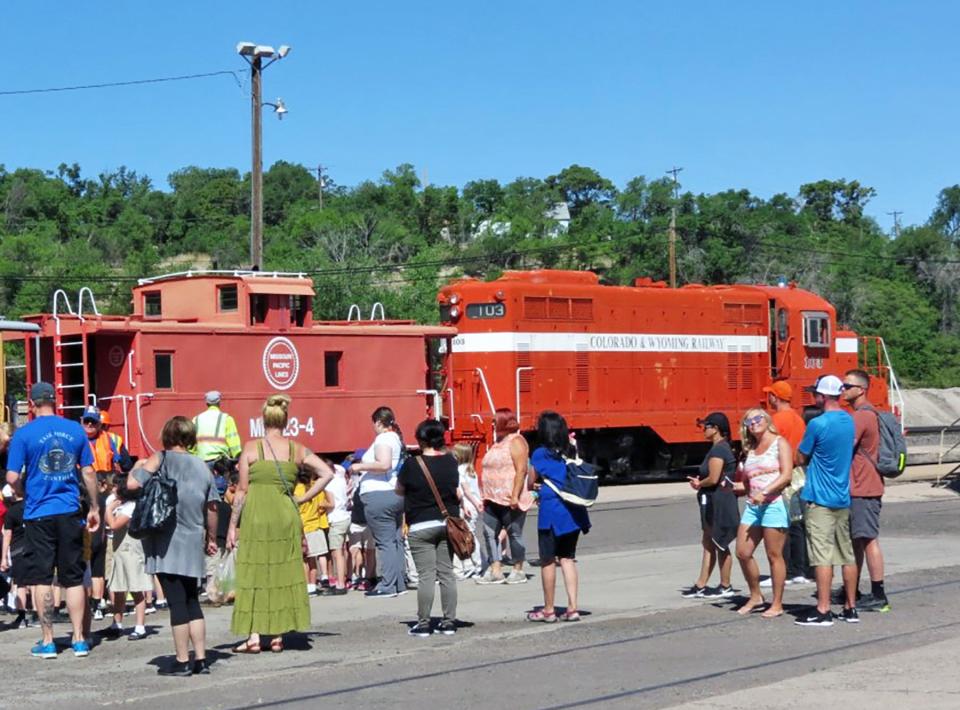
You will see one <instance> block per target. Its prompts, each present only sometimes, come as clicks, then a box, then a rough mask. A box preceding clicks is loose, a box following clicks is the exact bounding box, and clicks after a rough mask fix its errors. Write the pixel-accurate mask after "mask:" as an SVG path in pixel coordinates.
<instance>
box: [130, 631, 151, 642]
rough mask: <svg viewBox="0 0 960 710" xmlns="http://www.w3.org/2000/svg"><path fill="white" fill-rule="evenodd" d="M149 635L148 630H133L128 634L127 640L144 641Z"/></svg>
mask: <svg viewBox="0 0 960 710" xmlns="http://www.w3.org/2000/svg"><path fill="white" fill-rule="evenodd" d="M146 637H147V632H146V631H136V630H134V631H131V632H130V634H129V635H128V636H127V641H142V640H143V639H145V638H146Z"/></svg>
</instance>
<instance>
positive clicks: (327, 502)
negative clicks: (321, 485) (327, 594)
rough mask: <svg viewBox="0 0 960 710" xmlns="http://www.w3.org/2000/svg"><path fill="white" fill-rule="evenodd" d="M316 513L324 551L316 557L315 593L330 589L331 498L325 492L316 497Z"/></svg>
mask: <svg viewBox="0 0 960 710" xmlns="http://www.w3.org/2000/svg"><path fill="white" fill-rule="evenodd" d="M316 500H317V511H318V512H319V513H320V532H321V533H323V546H324V548H325V551H324V552H323V553H321V554H319V555H317V576H318V579H319V583H318V584H317V593H318V594H319V593H320V591H321V590H323V589H329V588H330V575H331V570H330V540H329V537H330V519H329V517H328V516H329V514H330V511H331V510H333V498H331V497H330V496H329V495H327V491H326V490H322V491H320V493H319V494H318V495H317V499H316Z"/></svg>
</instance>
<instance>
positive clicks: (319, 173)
mask: <svg viewBox="0 0 960 710" xmlns="http://www.w3.org/2000/svg"><path fill="white" fill-rule="evenodd" d="M323 171H324V167H323V166H322V165H318V166H317V199H318V200H319V201H320V209H323V188H324V182H323Z"/></svg>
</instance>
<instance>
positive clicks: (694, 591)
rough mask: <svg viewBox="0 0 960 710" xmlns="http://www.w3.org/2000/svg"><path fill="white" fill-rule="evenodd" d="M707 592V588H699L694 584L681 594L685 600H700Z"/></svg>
mask: <svg viewBox="0 0 960 710" xmlns="http://www.w3.org/2000/svg"><path fill="white" fill-rule="evenodd" d="M705 591H707V588H706V587H698V586H697V585H696V584H694V585H693V586H692V587H688V588H686V589H684V590H683V591H682V592H680V596H681V597H683V598H684V599H700V598H701V597H702V596H703V593H704V592H705Z"/></svg>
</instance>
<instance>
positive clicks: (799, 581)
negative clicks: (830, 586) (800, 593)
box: [787, 574, 813, 584]
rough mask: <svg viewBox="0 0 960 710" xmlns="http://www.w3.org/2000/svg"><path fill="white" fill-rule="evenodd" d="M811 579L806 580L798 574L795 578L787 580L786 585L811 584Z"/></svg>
mask: <svg viewBox="0 0 960 710" xmlns="http://www.w3.org/2000/svg"><path fill="white" fill-rule="evenodd" d="M812 583H813V580H812V579H807V578H806V577H804V576H803V575H802V574H798V575H797V576H796V577H792V578H791V579H788V580H787V584H812Z"/></svg>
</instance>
